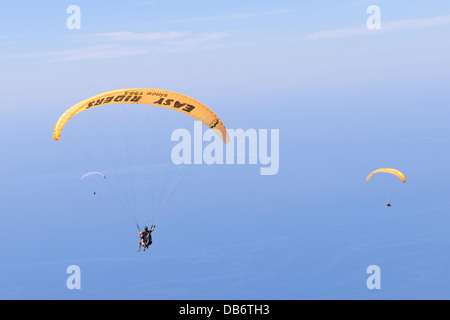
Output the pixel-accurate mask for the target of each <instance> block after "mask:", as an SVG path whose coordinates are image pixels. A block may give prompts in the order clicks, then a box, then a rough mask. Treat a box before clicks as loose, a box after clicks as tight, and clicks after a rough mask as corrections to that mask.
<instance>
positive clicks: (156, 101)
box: [53, 89, 229, 143]
mask: <svg viewBox="0 0 450 320" xmlns="http://www.w3.org/2000/svg"><path fill="white" fill-rule="evenodd" d="M114 103H130V104H147V105H152V106H159V107H164V108H167V109H172V110H176V111H178V112H181V113H184V114H186V115H188V116H190V117H192V118H194V119H196V120H199V121H201V122H202V123H203V124H205V125H206V126H207V127H209V128H210V129H212V130H214V131H215V133H216V134H217V135H218V136H219V137H220V138H221V139H222V140H223V142H225V143H228V142H229V136H228V133H227V130H226V128H225V126H224V125H223V123H222V121H221V120H220V119H219V117H218V116H216V114H215V113H214V112H212V111H211V110H210V109H209V108H208V107H206V106H205V105H203V104H201V103H200V102H198V101H197V100H194V99H192V98H190V97H188V96H185V95H182V94H179V93H175V92H170V91H166V90H160V89H120V90H114V91H109V92H105V93H101V94H99V95H96V96H94V97H92V98H89V99H86V100H83V101H81V102H79V103H77V104H76V105H74V106H73V107H72V108H70V109H68V110H67V111H66V112H64V114H63V115H62V116H61V117H60V118H59V119H58V122H57V123H56V125H55V128H54V129H53V139H55V140H59V139H60V137H61V132H62V130H63V128H64V126H65V125H66V123H67V122H68V121H69V120H70V119H71V118H72V117H73V116H75V115H76V114H78V113H80V112H83V111H85V110H88V109H90V108H94V107H99V106H103V105H108V104H114Z"/></svg>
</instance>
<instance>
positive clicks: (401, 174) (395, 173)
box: [366, 168, 406, 183]
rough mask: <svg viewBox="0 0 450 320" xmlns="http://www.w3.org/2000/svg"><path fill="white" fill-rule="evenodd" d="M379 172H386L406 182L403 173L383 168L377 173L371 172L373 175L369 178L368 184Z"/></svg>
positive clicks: (376, 171)
mask: <svg viewBox="0 0 450 320" xmlns="http://www.w3.org/2000/svg"><path fill="white" fill-rule="evenodd" d="M379 172H386V173H390V174H393V175H394V176H397V177H398V178H399V179H400V180H402V181H403V183H405V182H406V177H405V175H404V174H403V173H401V172H400V171H398V170H397V169H392V168H381V169H378V170H375V171H373V172H371V173H370V174H369V175H368V176H367V178H366V182H368V181H369V179H370V178H371V177H372V176H373V175H374V174H376V173H379Z"/></svg>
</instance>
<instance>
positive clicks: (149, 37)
mask: <svg viewBox="0 0 450 320" xmlns="http://www.w3.org/2000/svg"><path fill="white" fill-rule="evenodd" d="M187 34H188V32H176V31H172V32H144V33H136V32H129V31H118V32H107V33H93V34H90V35H88V37H98V38H103V39H106V40H112V41H159V40H173V39H177V38H180V37H183V36H186V35H187Z"/></svg>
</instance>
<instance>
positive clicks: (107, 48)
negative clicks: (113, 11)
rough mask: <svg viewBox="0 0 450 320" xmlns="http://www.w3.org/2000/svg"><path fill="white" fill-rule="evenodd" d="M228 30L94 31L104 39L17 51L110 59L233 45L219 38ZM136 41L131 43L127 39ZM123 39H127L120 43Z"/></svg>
mask: <svg viewBox="0 0 450 320" xmlns="http://www.w3.org/2000/svg"><path fill="white" fill-rule="evenodd" d="M229 36H230V34H229V33H227V32H210V33H191V32H148V33H134V32H128V31H120V32H110V33H96V34H90V35H88V36H86V38H92V37H95V38H98V41H97V42H102V41H104V42H106V43H104V44H97V45H91V46H84V47H80V48H75V49H69V50H58V51H49V52H38V53H28V54H21V55H18V56H19V57H21V58H47V59H48V60H50V61H59V62H60V61H79V60H96V59H112V58H120V57H127V56H139V55H147V54H151V53H156V54H158V53H177V52H178V53H179V52H188V51H195V50H197V51H204V50H217V49H221V48H225V47H230V46H233V45H236V44H235V43H225V42H223V41H222V40H224V39H225V38H227V37H229ZM134 42H138V43H137V44H135V45H133V46H131V45H130V43H134ZM123 43H126V45H125V44H123Z"/></svg>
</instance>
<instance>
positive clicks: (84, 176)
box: [80, 171, 106, 180]
mask: <svg viewBox="0 0 450 320" xmlns="http://www.w3.org/2000/svg"><path fill="white" fill-rule="evenodd" d="M93 175H98V176H101V177H103V178H104V179H106V176H105V175H104V174H103V173H101V172H97V171H95V172H88V173H86V174H84V175H83V176H82V177H81V178H80V180H83V179H84V178H86V177H89V176H93Z"/></svg>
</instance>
